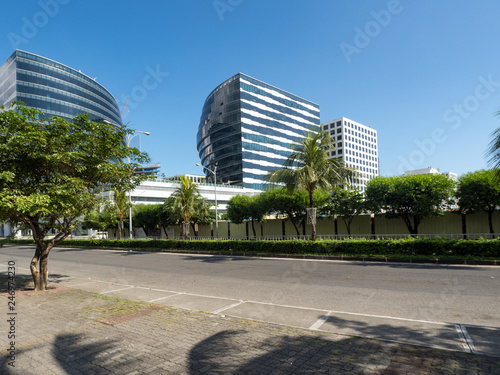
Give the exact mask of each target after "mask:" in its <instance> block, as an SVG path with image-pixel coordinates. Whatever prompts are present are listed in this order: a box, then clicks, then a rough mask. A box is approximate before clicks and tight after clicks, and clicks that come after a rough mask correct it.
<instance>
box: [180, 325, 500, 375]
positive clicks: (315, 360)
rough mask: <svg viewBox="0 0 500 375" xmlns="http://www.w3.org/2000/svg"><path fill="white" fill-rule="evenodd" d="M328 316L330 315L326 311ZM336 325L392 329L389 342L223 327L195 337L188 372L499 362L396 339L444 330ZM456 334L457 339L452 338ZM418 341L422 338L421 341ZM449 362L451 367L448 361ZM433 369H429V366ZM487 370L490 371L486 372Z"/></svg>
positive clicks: (400, 369)
mask: <svg viewBox="0 0 500 375" xmlns="http://www.w3.org/2000/svg"><path fill="white" fill-rule="evenodd" d="M329 318H331V317H329ZM325 324H327V325H328V324H331V325H332V326H331V327H330V328H333V329H332V332H331V333H332V334H335V333H336V332H335V331H336V327H342V326H348V327H352V328H353V331H358V332H359V335H360V336H361V335H362V336H365V335H367V336H372V337H380V333H381V332H386V333H389V336H390V335H391V334H393V333H394V334H396V335H395V336H394V341H395V342H390V340H389V339H388V338H386V340H389V341H380V340H372V339H368V338H363V337H359V336H348V335H338V336H337V338H334V339H329V338H328V337H327V336H326V334H324V333H321V332H318V333H313V332H310V333H305V334H303V335H294V336H290V335H286V334H285V335H284V334H281V335H272V334H271V333H270V332H269V334H266V335H265V337H267V338H263V337H260V338H257V339H256V337H255V334H253V335H252V334H250V333H249V332H247V331H243V330H240V331H234V330H233V331H231V330H226V331H222V332H219V333H217V334H214V335H212V336H211V337H209V338H207V339H205V340H203V341H201V342H199V343H198V344H197V345H196V346H194V347H193V348H192V349H191V351H190V353H189V364H190V374H192V375H194V374H200V373H205V372H209V373H211V374H225V373H231V374H252V373H255V374H257V373H258V374H273V375H274V374H283V375H284V374H318V373H325V374H347V373H349V374H351V373H352V374H358V373H359V374H361V373H362V374H387V375H389V374H390V375H395V374H420V373H425V374H427V373H441V371H443V372H445V373H448V372H446V371H449V373H450V374H454V373H455V370H457V369H461V371H463V370H466V371H467V370H470V371H474V373H476V372H477V373H483V372H481V371H479V372H478V370H479V369H480V370H484V369H488V371H487V372H484V373H491V374H494V373H498V372H497V371H500V366H499V365H498V364H497V363H496V360H495V359H494V358H493V357H488V356H482V355H471V354H469V353H465V352H461V351H459V349H458V350H457V351H450V350H440V349H433V348H428V347H423V346H412V345H408V344H401V343H398V341H399V340H400V339H401V340H404V341H403V342H421V343H427V344H428V345H432V344H433V338H435V337H436V335H438V336H439V335H442V336H443V337H442V338H445V339H446V338H447V336H448V335H449V332H447V331H442V332H440V331H438V332H429V331H426V330H423V331H420V332H419V331H413V330H412V329H405V328H404V327H394V326H391V325H389V324H367V323H359V322H356V321H351V320H346V319H338V318H334V319H332V320H331V321H329V320H328V321H327V322H325ZM457 340H458V339H457ZM422 345H423V344H422ZM450 366H453V367H450ZM433 371H434V372H433ZM490 371H491V372H490Z"/></svg>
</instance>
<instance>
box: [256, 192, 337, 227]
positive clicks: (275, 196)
mask: <svg viewBox="0 0 500 375" xmlns="http://www.w3.org/2000/svg"><path fill="white" fill-rule="evenodd" d="M327 198H328V193H327V192H326V191H324V190H317V191H315V192H314V201H315V202H316V204H317V206H322V205H323V204H324V203H326V199H327ZM261 199H262V200H263V201H264V203H263V204H264V206H265V207H267V214H274V215H282V216H286V218H287V219H289V220H290V221H291V223H292V225H293V227H294V228H295V232H296V233H297V235H298V236H299V235H300V226H301V225H302V224H303V223H305V220H306V215H307V211H306V210H307V208H308V207H309V194H308V193H307V191H305V190H296V191H294V192H289V191H288V190H287V189H286V188H282V187H279V188H275V189H271V190H266V191H264V192H263V193H261Z"/></svg>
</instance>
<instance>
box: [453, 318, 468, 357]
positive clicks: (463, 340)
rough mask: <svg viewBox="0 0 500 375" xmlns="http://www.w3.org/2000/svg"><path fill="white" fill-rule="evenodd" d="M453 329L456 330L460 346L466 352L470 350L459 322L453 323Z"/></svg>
mask: <svg viewBox="0 0 500 375" xmlns="http://www.w3.org/2000/svg"><path fill="white" fill-rule="evenodd" d="M455 329H456V330H457V333H458V337H459V339H460V342H461V343H462V346H463V347H464V349H465V351H466V352H469V353H470V352H471V348H470V346H469V345H468V344H467V339H466V338H465V335H464V333H463V331H462V327H461V326H460V324H455Z"/></svg>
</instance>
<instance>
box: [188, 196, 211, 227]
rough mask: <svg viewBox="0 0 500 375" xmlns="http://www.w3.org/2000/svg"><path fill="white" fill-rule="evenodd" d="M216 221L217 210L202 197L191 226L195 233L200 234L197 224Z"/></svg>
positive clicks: (192, 217)
mask: <svg viewBox="0 0 500 375" xmlns="http://www.w3.org/2000/svg"><path fill="white" fill-rule="evenodd" d="M214 222H215V210H212V209H211V208H210V206H209V205H208V204H207V203H206V202H205V201H204V200H203V199H202V198H201V199H199V200H198V204H197V206H196V210H195V212H194V214H193V216H191V227H192V228H193V231H194V235H195V236H197V235H198V229H197V224H212V223H214Z"/></svg>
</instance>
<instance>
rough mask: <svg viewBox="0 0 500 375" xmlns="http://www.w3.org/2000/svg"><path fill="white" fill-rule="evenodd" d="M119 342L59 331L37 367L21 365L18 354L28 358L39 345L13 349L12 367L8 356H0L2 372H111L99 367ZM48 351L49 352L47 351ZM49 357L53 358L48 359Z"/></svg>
mask: <svg viewBox="0 0 500 375" xmlns="http://www.w3.org/2000/svg"><path fill="white" fill-rule="evenodd" d="M117 348H118V343H117V342H116V341H113V340H106V341H105V340H99V341H92V342H90V343H89V341H88V340H87V341H86V340H85V334H84V333H82V334H61V335H58V336H57V337H56V338H55V341H54V343H53V344H52V346H51V348H47V352H48V353H47V357H46V358H45V360H44V361H40V362H39V367H38V368H31V367H28V368H27V367H26V366H23V359H19V358H20V357H29V356H30V355H31V354H30V351H31V350H35V351H36V352H37V354H36V355H40V349H39V346H38V345H37V346H34V347H32V348H29V349H23V350H16V352H15V362H14V364H15V367H13V366H9V361H10V359H9V357H8V356H4V355H2V357H1V358H0V373H1V374H23V375H31V374H33V375H35V374H46V373H53V372H54V370H57V371H60V370H61V369H62V370H63V371H64V372H65V373H66V374H71V375H73V374H90V373H92V374H94V373H96V371H97V372H98V373H99V374H108V373H109V374H111V373H112V372H111V371H107V370H105V369H104V368H102V367H101V366H100V363H104V362H106V361H108V360H109V358H110V356H112V354H113V353H115V352H118V351H119V350H117ZM49 352H50V353H49ZM50 358H52V359H53V361H50ZM57 373H59V372H57Z"/></svg>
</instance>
